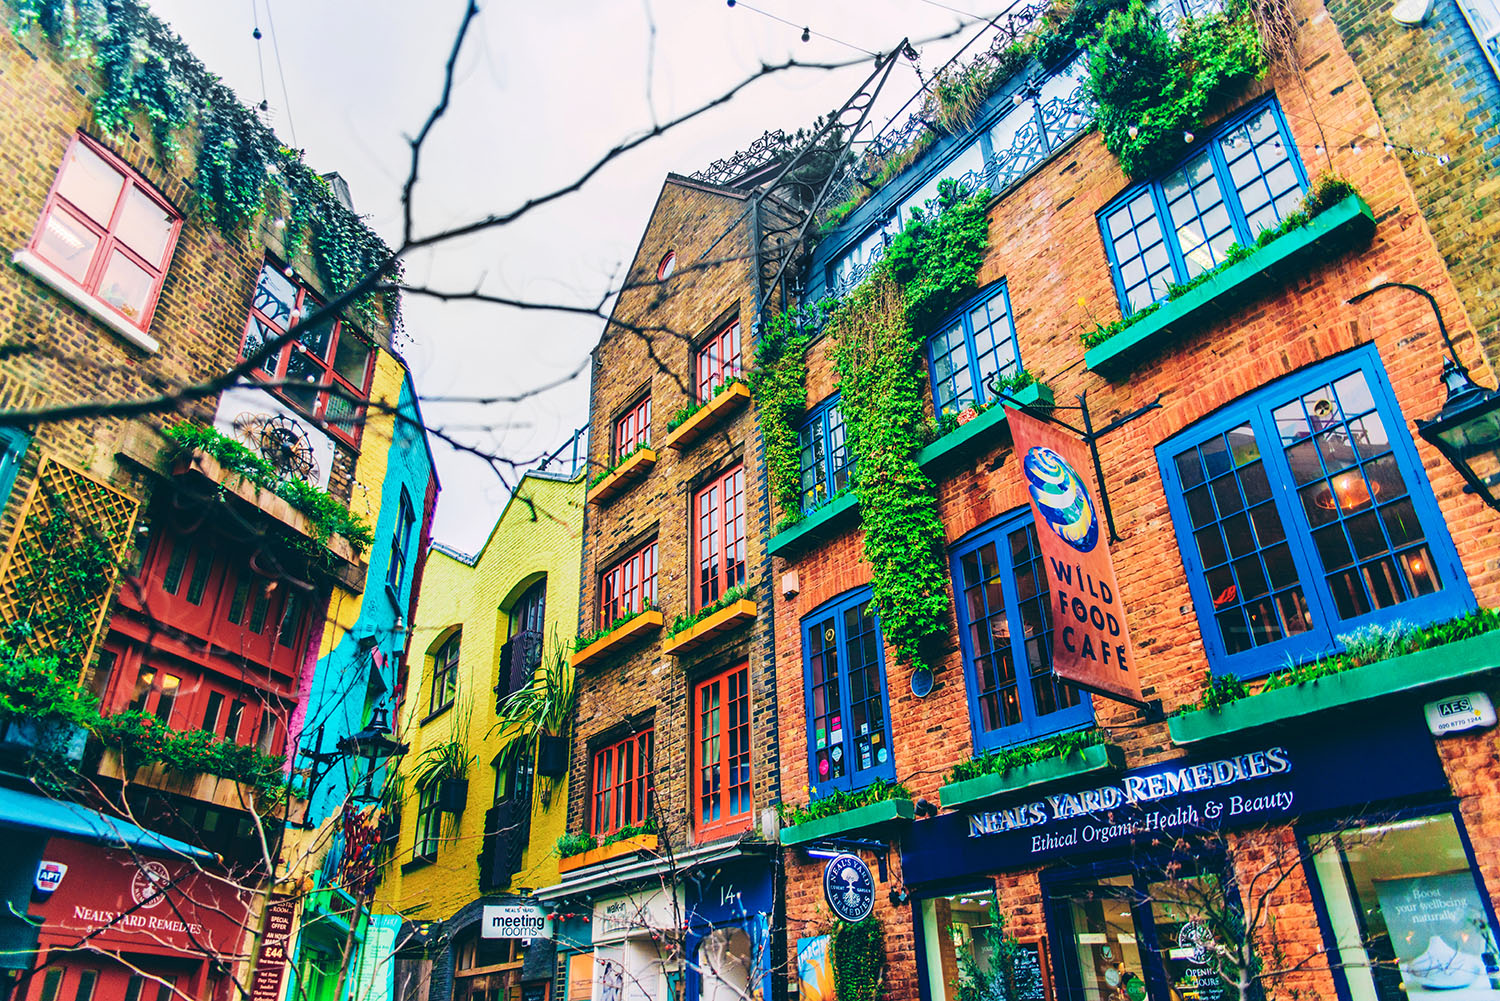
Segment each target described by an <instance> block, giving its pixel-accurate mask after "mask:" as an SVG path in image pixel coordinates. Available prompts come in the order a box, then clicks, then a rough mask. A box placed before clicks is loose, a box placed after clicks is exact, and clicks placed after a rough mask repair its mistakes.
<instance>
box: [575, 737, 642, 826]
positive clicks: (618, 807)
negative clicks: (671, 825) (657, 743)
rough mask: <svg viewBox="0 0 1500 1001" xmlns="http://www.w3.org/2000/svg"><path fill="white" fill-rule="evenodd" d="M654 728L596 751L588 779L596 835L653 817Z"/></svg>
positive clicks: (591, 824)
mask: <svg viewBox="0 0 1500 1001" xmlns="http://www.w3.org/2000/svg"><path fill="white" fill-rule="evenodd" d="M654 738H655V731H654V730H652V729H646V730H642V731H640V732H639V733H634V734H631V735H630V736H629V737H626V738H625V739H624V740H621V741H618V742H616V743H613V744H609V745H608V746H606V747H601V748H599V750H597V751H595V752H594V761H593V774H592V776H591V778H590V782H589V794H590V795H589V829H590V832H591V833H592V834H593V835H594V837H596V838H600V837H605V836H606V835H610V834H614V833H615V832H616V831H618V830H620V829H621V828H623V827H628V826H630V825H633V824H643V823H645V822H646V821H647V820H649V819H650V817H651V799H652V796H653V794H654V792H655V790H654V788H653V786H652V767H651V766H652V761H651V756H652V751H653V746H652V745H653V741H654Z"/></svg>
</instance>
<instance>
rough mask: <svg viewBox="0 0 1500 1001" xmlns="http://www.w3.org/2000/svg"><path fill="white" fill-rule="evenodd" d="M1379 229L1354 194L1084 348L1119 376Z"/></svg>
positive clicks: (1096, 363) (1097, 365) (1088, 360)
mask: <svg viewBox="0 0 1500 1001" xmlns="http://www.w3.org/2000/svg"><path fill="white" fill-rule="evenodd" d="M1374 232H1375V213H1374V212H1372V211H1371V210H1370V206H1368V205H1366V204H1365V202H1364V199H1362V198H1360V197H1359V196H1358V195H1350V196H1349V197H1348V198H1345V199H1344V200H1343V201H1341V202H1337V203H1335V204H1333V205H1330V206H1329V207H1328V208H1326V209H1324V210H1323V211H1322V212H1320V213H1318V214H1317V215H1316V216H1314V217H1313V219H1312V221H1311V222H1309V223H1308V224H1307V225H1306V226H1303V227H1302V228H1301V229H1295V230H1293V231H1291V232H1290V233H1287V234H1285V235H1283V236H1281V237H1278V238H1277V239H1275V240H1273V241H1271V242H1270V243H1268V244H1266V245H1265V246H1264V247H1261V248H1259V249H1258V250H1256V251H1255V252H1254V253H1252V254H1251V255H1250V256H1249V257H1247V258H1245V259H1244V260H1243V261H1240V262H1238V263H1237V264H1232V265H1230V266H1229V267H1227V268H1225V269H1224V270H1223V271H1221V272H1220V273H1218V274H1216V275H1214V276H1213V277H1212V278H1210V279H1209V280H1208V281H1206V282H1204V283H1203V284H1202V285H1199V286H1198V287H1197V288H1194V289H1192V290H1191V291H1189V292H1187V293H1185V294H1183V295H1181V296H1178V297H1177V298H1176V299H1173V300H1171V301H1170V302H1164V303H1162V304H1161V306H1160V307H1158V308H1157V310H1156V311H1155V312H1154V313H1151V314H1150V315H1149V316H1147V317H1146V318H1145V319H1143V320H1141V321H1140V322H1139V323H1135V324H1132V325H1131V326H1129V327H1127V328H1125V329H1124V330H1122V331H1120V332H1119V333H1118V334H1116V335H1115V336H1113V337H1111V338H1110V339H1109V340H1107V341H1105V342H1104V343H1103V344H1096V345H1094V346H1093V347H1091V348H1089V349H1088V351H1086V352H1085V353H1084V356H1083V358H1084V364H1085V365H1087V366H1088V368H1089V370H1090V371H1093V372H1098V373H1099V374H1100V375H1102V376H1104V377H1106V378H1109V379H1120V378H1123V377H1124V376H1125V375H1126V374H1128V373H1129V372H1130V370H1131V369H1133V368H1134V367H1135V366H1136V365H1137V364H1139V363H1140V362H1141V361H1142V360H1144V359H1145V358H1147V357H1149V356H1151V355H1152V354H1154V353H1156V352H1158V351H1160V350H1161V349H1162V348H1163V347H1165V346H1166V345H1167V344H1169V343H1171V341H1172V340H1173V339H1175V338H1176V337H1178V336H1179V335H1181V334H1183V333H1186V332H1187V331H1188V330H1189V329H1191V328H1193V327H1196V326H1199V325H1201V324H1203V323H1207V322H1210V321H1212V320H1213V319H1215V318H1217V317H1222V316H1223V315H1224V314H1225V313H1227V312H1228V311H1229V310H1231V309H1233V308H1234V307H1235V306H1236V305H1238V304H1239V303H1240V302H1241V301H1245V300H1248V299H1250V298H1252V297H1254V296H1256V295H1259V294H1260V293H1262V292H1263V291H1265V290H1266V289H1267V288H1269V287H1272V286H1274V285H1279V284H1281V283H1282V282H1284V281H1287V280H1289V279H1291V278H1292V277H1294V276H1296V275H1298V274H1305V273H1306V272H1307V270H1308V269H1309V267H1310V266H1311V265H1314V264H1316V262H1317V259H1318V258H1320V257H1329V256H1332V255H1334V254H1337V253H1341V252H1342V251H1344V250H1346V249H1348V248H1349V247H1351V246H1354V245H1355V244H1356V243H1360V242H1363V241H1366V240H1368V239H1369V238H1370V235H1371V234H1373V233H1374Z"/></svg>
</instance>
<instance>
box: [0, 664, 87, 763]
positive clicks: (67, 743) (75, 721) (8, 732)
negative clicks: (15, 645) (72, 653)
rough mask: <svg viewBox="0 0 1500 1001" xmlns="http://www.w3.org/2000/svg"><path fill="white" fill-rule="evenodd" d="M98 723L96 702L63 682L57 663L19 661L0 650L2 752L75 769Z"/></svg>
mask: <svg viewBox="0 0 1500 1001" xmlns="http://www.w3.org/2000/svg"><path fill="white" fill-rule="evenodd" d="M98 719H99V700H98V699H97V698H95V697H94V696H93V695H92V694H90V693H89V692H88V691H86V690H85V689H83V688H82V687H80V686H79V685H78V683H77V682H76V681H74V680H73V679H71V678H69V677H66V676H65V675H64V673H63V672H62V671H60V670H59V668H58V660H57V658H56V657H23V656H21V655H19V654H17V653H16V652H14V651H13V650H12V649H11V648H10V647H9V646H8V645H0V747H9V748H11V749H12V750H14V751H15V752H16V753H17V754H18V755H19V756H21V757H23V758H25V759H27V760H39V759H42V758H45V759H47V760H50V761H54V762H57V763H60V764H64V765H66V766H74V765H77V764H78V763H79V762H80V761H81V760H82V759H83V750H84V744H85V742H86V740H87V738H88V728H89V727H90V726H92V725H93V724H94V723H96V722H97V721H98Z"/></svg>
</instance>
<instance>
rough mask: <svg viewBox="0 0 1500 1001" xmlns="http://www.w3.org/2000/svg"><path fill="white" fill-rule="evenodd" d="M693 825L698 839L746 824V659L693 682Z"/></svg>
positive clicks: (748, 811)
mask: <svg viewBox="0 0 1500 1001" xmlns="http://www.w3.org/2000/svg"><path fill="white" fill-rule="evenodd" d="M692 714H693V717H692V725H693V778H692V782H693V829H694V830H695V831H696V832H697V835H698V837H699V839H707V838H715V837H720V836H723V835H727V834H736V833H738V832H740V831H744V830H748V829H749V827H750V824H751V820H752V817H753V815H754V809H753V807H752V795H753V794H752V788H751V781H750V665H749V663H748V662H746V661H742V662H740V663H739V664H738V665H736V666H734V667H731V668H730V669H729V670H727V671H724V672H723V673H721V674H716V675H714V676H712V677H709V678H705V679H703V680H702V681H700V682H698V683H697V684H695V685H694V686H693V701H692Z"/></svg>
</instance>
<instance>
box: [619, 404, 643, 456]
mask: <svg viewBox="0 0 1500 1001" xmlns="http://www.w3.org/2000/svg"><path fill="white" fill-rule="evenodd" d="M649 444H651V397H650V396H643V397H641V398H640V399H639V400H637V401H636V402H635V403H634V404H632V405H631V407H630V409H629V410H627V411H625V413H624V414H623V415H622V416H621V417H620V418H619V419H618V420H616V421H615V458H616V459H618V458H620V457H621V456H625V455H629V454H630V453H631V452H633V451H635V450H636V449H637V448H640V447H642V446H644V445H649Z"/></svg>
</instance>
